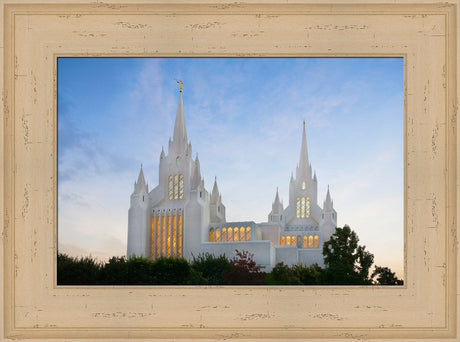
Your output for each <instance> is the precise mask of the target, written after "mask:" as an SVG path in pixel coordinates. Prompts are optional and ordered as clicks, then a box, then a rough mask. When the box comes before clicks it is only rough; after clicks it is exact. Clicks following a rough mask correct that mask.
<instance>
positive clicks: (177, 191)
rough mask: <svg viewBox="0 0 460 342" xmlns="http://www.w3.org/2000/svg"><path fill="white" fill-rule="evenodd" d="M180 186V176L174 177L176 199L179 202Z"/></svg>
mask: <svg viewBox="0 0 460 342" xmlns="http://www.w3.org/2000/svg"><path fill="white" fill-rule="evenodd" d="M177 184H179V175H174V199H175V200H177V199H179V187H178V186H177Z"/></svg>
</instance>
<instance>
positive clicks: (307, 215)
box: [305, 197, 310, 217]
mask: <svg viewBox="0 0 460 342" xmlns="http://www.w3.org/2000/svg"><path fill="white" fill-rule="evenodd" d="M305 217H310V197H307V202H306V203H305Z"/></svg>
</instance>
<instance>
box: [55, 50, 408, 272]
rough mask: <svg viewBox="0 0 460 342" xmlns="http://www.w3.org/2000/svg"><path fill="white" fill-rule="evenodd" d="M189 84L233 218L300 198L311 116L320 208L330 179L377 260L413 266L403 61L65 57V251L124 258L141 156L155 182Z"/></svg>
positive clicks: (347, 220) (261, 217)
mask: <svg viewBox="0 0 460 342" xmlns="http://www.w3.org/2000/svg"><path fill="white" fill-rule="evenodd" d="M175 79H181V80H183V82H184V87H183V101H184V111H185V120H186V124H187V133H188V138H189V140H191V142H192V147H193V154H194V155H195V153H196V152H198V155H199V158H200V163H201V171H202V175H203V177H204V179H205V186H206V188H207V189H208V190H209V191H210V190H211V189H212V184H213V181H214V177H215V176H216V177H217V180H218V185H219V190H220V191H221V193H222V198H223V202H224V204H225V205H226V207H227V221H244V220H254V221H256V222H265V221H266V220H267V215H268V213H269V212H270V210H271V204H272V201H273V200H274V197H275V192H276V187H278V188H279V193H280V198H281V199H282V200H284V205H285V207H286V206H287V205H288V185H289V179H290V175H291V172H292V171H295V167H296V165H297V163H298V160H299V153H300V142H301V134H302V121H303V120H305V121H306V132H307V144H308V153H309V160H310V162H311V164H312V168H313V169H314V170H316V173H317V177H318V202H319V204H320V206H322V202H323V200H324V199H325V196H326V190H327V186H328V185H329V186H330V191H331V195H332V199H333V201H334V207H335V209H336V210H337V212H338V225H339V226H343V225H344V224H348V225H350V226H351V228H352V229H354V230H355V231H356V232H357V234H358V236H359V238H360V243H361V244H364V245H366V247H367V249H368V250H370V251H371V252H372V253H374V255H375V264H377V265H382V266H389V267H391V268H392V269H393V270H394V271H397V273H398V274H399V275H402V270H403V103H404V98H403V59H402V58H59V59H58V231H59V248H60V250H62V251H66V252H68V253H70V254H73V255H87V254H91V255H93V256H97V257H100V258H101V259H106V258H107V257H109V256H112V255H123V254H124V253H126V237H127V221H128V208H129V196H130V194H131V193H132V191H133V185H134V181H135V180H136V179H137V176H138V173H139V168H140V164H141V163H142V164H143V166H144V173H145V176H146V180H147V182H148V183H149V188H150V189H152V188H153V187H155V186H156V185H157V184H158V161H159V156H160V152H161V147H162V146H164V147H165V151H167V144H168V140H169V137H171V136H172V133H173V127H174V119H175V114H176V109H177V101H178V96H179V91H178V85H177V83H176V81H175Z"/></svg>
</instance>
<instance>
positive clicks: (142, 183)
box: [134, 164, 149, 194]
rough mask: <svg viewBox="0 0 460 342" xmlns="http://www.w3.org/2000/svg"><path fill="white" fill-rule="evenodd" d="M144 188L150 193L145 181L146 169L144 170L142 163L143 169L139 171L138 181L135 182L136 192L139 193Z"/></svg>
mask: <svg viewBox="0 0 460 342" xmlns="http://www.w3.org/2000/svg"><path fill="white" fill-rule="evenodd" d="M142 190H144V192H146V193H148V192H149V189H148V185H147V184H146V183H145V178H144V171H143V170H142V164H141V171H140V172H139V177H138V178H137V182H135V183H134V192H135V193H137V194H139V193H141V192H142Z"/></svg>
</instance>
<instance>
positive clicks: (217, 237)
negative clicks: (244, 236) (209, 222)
mask: <svg viewBox="0 0 460 342" xmlns="http://www.w3.org/2000/svg"><path fill="white" fill-rule="evenodd" d="M216 241H217V242H219V241H220V228H216Z"/></svg>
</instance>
